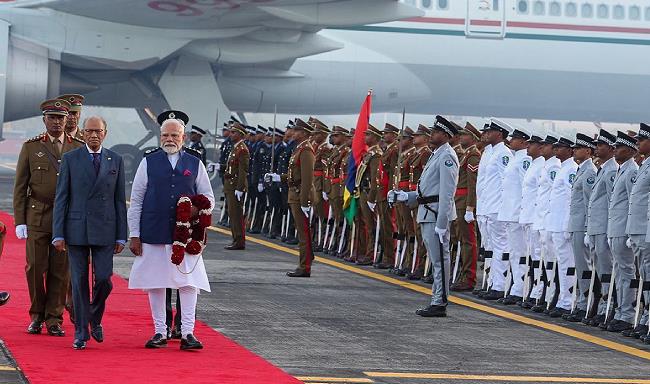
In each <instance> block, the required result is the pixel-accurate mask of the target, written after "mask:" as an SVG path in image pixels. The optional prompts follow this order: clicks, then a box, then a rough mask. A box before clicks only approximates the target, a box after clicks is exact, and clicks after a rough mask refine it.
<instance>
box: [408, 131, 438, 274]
mask: <svg viewBox="0 0 650 384" xmlns="http://www.w3.org/2000/svg"><path fill="white" fill-rule="evenodd" d="M429 136H431V130H430V129H429V128H427V127H425V126H424V125H422V124H420V125H419V126H418V130H417V131H415V132H414V133H413V145H415V153H414V154H413V156H411V161H410V163H409V190H410V191H411V192H412V191H416V190H417V185H418V181H419V180H420V176H421V175H422V170H423V169H424V166H425V165H426V163H427V160H429V157H431V148H430V147H429ZM417 215H418V209H417V208H412V210H411V216H412V217H413V220H414V223H415V224H414V225H415V242H416V244H417V247H414V249H413V255H412V259H411V260H409V261H410V266H411V268H412V269H414V270H415V273H416V274H420V275H424V265H425V263H424V260H425V259H426V256H427V250H426V247H425V246H424V239H423V238H422V230H421V228H420V225H418V223H417V222H416V221H415V219H416V218H417ZM413 265H415V267H413ZM425 278H426V277H425ZM429 280H431V278H429ZM426 281H428V280H426ZM431 281H433V280H431Z"/></svg>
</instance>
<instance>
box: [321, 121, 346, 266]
mask: <svg viewBox="0 0 650 384" xmlns="http://www.w3.org/2000/svg"><path fill="white" fill-rule="evenodd" d="M349 134H350V131H348V130H347V129H345V128H343V127H339V126H336V125H335V126H334V127H332V135H331V138H332V144H334V148H333V149H332V152H331V153H330V157H329V159H328V162H327V167H326V177H327V180H328V182H327V191H326V193H327V198H328V201H329V204H330V207H332V223H328V224H329V225H330V226H331V228H330V236H332V237H334V241H332V246H331V248H329V249H328V250H327V251H328V253H329V254H331V255H333V254H334V253H335V252H336V250H337V249H338V245H339V244H338V241H337V240H338V239H339V238H340V236H341V231H342V229H343V228H342V227H341V224H342V222H341V221H342V220H343V188H344V183H345V180H344V179H343V174H344V172H343V170H342V169H341V163H342V162H343V159H344V158H346V157H348V156H350V147H349V146H348V145H347V136H348V135H349ZM328 245H329V244H328Z"/></svg>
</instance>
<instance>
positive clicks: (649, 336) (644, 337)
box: [639, 333, 650, 344]
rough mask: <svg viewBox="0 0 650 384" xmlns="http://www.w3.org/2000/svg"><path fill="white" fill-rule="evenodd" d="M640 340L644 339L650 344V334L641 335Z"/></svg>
mask: <svg viewBox="0 0 650 384" xmlns="http://www.w3.org/2000/svg"><path fill="white" fill-rule="evenodd" d="M639 340H641V341H643V342H644V343H646V344H650V335H648V334H647V333H646V334H645V335H642V336H641V337H639Z"/></svg>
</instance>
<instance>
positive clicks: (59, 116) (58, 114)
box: [14, 99, 83, 336]
mask: <svg viewBox="0 0 650 384" xmlns="http://www.w3.org/2000/svg"><path fill="white" fill-rule="evenodd" d="M41 110H42V111H43V122H44V123H45V128H46V130H47V132H45V133H43V134H41V135H38V136H36V137H34V138H32V139H30V140H27V141H26V142H25V143H24V144H23V147H22V149H21V151H20V155H19V157H18V163H17V166H16V180H15V185H14V220H15V222H16V236H17V237H18V238H19V239H27V241H26V243H27V267H26V269H25V272H26V277H27V285H28V287H29V297H30V300H31V306H30V309H29V314H30V317H31V324H30V325H29V327H28V328H27V332H29V333H31V334H38V333H41V330H42V327H43V325H42V324H43V322H45V324H46V326H47V332H48V333H49V334H50V335H52V336H64V335H65V332H64V331H63V329H62V328H61V324H62V323H63V307H64V303H65V297H66V293H67V288H68V284H69V280H70V271H69V269H68V258H67V254H66V253H65V252H58V251H57V250H56V249H55V248H54V246H53V245H52V244H51V241H52V208H53V204H54V195H55V192H56V182H57V177H58V175H59V167H60V165H61V157H62V155H63V154H64V153H65V152H68V151H71V150H73V149H75V148H78V147H80V146H82V145H83V142H82V141H80V140H77V139H75V138H73V137H71V136H69V135H67V134H66V133H65V131H64V129H65V126H66V117H67V115H68V111H69V110H70V103H69V102H67V101H65V100H60V99H53V100H47V101H44V102H43V103H42V104H41Z"/></svg>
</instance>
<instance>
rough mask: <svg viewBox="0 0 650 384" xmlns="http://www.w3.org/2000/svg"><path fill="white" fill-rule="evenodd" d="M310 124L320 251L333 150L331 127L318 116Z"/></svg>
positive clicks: (327, 208) (316, 247)
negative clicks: (327, 173)
mask: <svg viewBox="0 0 650 384" xmlns="http://www.w3.org/2000/svg"><path fill="white" fill-rule="evenodd" d="M309 125H311V127H312V128H313V135H312V137H311V139H310V141H311V142H312V147H313V148H314V151H315V159H314V197H313V202H314V216H316V221H315V222H314V223H315V224H314V243H315V244H316V246H315V247H314V251H316V252H320V251H322V250H323V247H322V244H319V243H318V240H319V239H320V240H321V243H322V239H323V237H324V236H325V224H326V223H327V216H328V213H329V204H328V203H327V200H326V198H327V195H324V194H323V191H324V190H325V188H326V185H325V184H329V182H328V181H327V178H326V177H325V169H326V168H327V159H328V158H329V156H330V153H331V152H332V148H330V146H329V143H328V142H327V140H325V139H327V135H329V134H330V132H331V131H330V129H329V128H327V126H326V125H325V124H323V123H322V122H321V121H320V120H318V119H316V118H313V117H312V118H310V119H309Z"/></svg>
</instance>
